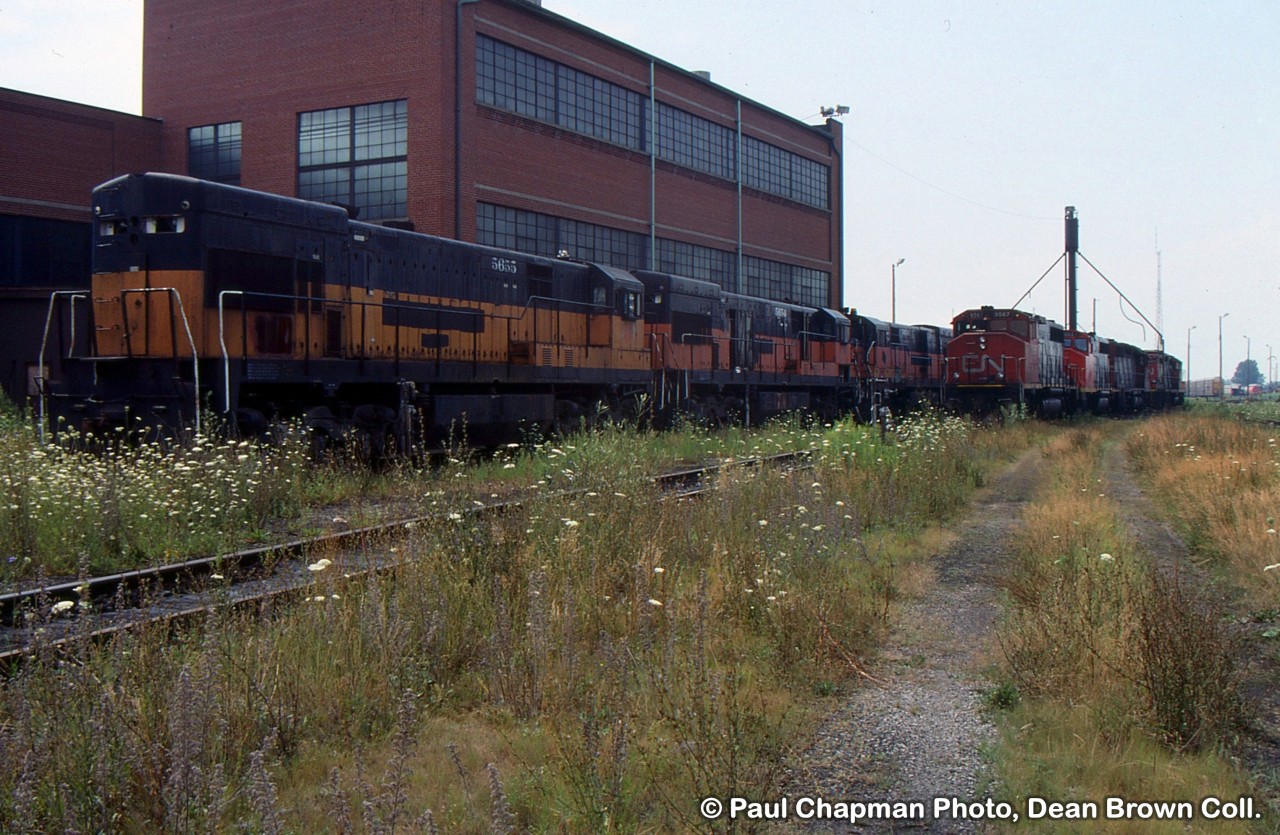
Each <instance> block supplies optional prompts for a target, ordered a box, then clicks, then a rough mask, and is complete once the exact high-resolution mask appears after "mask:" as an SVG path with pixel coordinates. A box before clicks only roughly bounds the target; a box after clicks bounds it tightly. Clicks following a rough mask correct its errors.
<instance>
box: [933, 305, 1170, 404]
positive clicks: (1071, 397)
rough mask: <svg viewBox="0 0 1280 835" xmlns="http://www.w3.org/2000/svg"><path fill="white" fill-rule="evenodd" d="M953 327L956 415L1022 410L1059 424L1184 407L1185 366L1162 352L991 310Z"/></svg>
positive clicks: (949, 392) (950, 385) (950, 370)
mask: <svg viewBox="0 0 1280 835" xmlns="http://www.w3.org/2000/svg"><path fill="white" fill-rule="evenodd" d="M953 325H954V330H955V334H954V336H953V338H952V339H951V341H950V343H949V344H948V346H947V358H946V367H947V385H946V400H947V403H948V405H949V406H950V407H951V408H953V409H956V410H959V411H964V412H969V413H977V414H989V413H993V412H996V411H998V410H999V409H1001V408H1005V407H1011V406H1016V407H1021V408H1025V409H1027V410H1029V411H1031V412H1032V413H1034V414H1036V415H1039V416H1041V417H1057V416H1059V415H1072V414H1078V413H1082V412H1092V413H1094V414H1111V413H1133V412H1137V411H1140V410H1142V409H1145V408H1156V409H1163V408H1169V407H1172V406H1177V405H1181V403H1182V399H1183V393H1182V379H1181V378H1182V363H1181V362H1180V361H1179V360H1178V359H1177V358H1176V357H1172V356H1170V355H1168V354H1165V353H1163V352H1161V351H1144V350H1142V349H1140V348H1137V347H1134V346H1133V345H1127V344H1125V343H1123V342H1117V341H1115V340H1112V339H1103V338H1099V337H1097V336H1096V335H1094V334H1090V333H1083V332H1079V331H1071V330H1067V329H1066V328H1064V327H1062V326H1061V325H1059V324H1057V323H1056V322H1053V321H1051V320H1049V319H1046V318H1045V317H1043V316H1038V315H1036V314H1033V313H1026V312H1024V311H1020V310H1012V309H998V308H995V307H991V306H987V307H981V308H977V309H974V310H966V311H964V312H963V313H961V314H960V315H958V316H957V317H956V318H955V320H954V323H953Z"/></svg>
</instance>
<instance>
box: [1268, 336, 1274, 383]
mask: <svg viewBox="0 0 1280 835" xmlns="http://www.w3.org/2000/svg"><path fill="white" fill-rule="evenodd" d="M1275 358H1276V353H1275V351H1273V350H1271V346H1270V345H1268V346H1267V388H1268V389H1273V388H1275V387H1276V385H1275V383H1274V382H1273V381H1272V377H1271V374H1272V370H1271V363H1272V360H1274V359H1275Z"/></svg>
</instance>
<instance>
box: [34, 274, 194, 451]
mask: <svg viewBox="0 0 1280 835" xmlns="http://www.w3.org/2000/svg"><path fill="white" fill-rule="evenodd" d="M150 293H164V294H166V295H167V296H168V297H169V322H170V330H171V333H170V344H171V345H172V346H173V358H174V359H175V360H177V359H178V338H177V337H178V335H177V329H176V325H174V321H175V319H176V318H181V320H182V327H183V330H184V332H185V333H186V337H187V345H189V346H190V347H191V374H192V385H193V392H192V394H193V397H194V398H195V414H194V416H195V430H196V431H197V432H199V431H200V357H199V351H197V350H196V341H195V337H194V336H193V335H192V333H191V323H190V321H188V319H187V310H186V308H185V307H184V306H183V304H182V294H181V293H179V292H178V289H177V288H176V287H135V288H129V289H124V290H121V291H120V310H121V327H122V328H123V334H124V336H123V338H124V340H125V346H126V348H125V350H126V353H129V352H130V350H131V349H130V343H129V306H128V305H126V304H125V303H124V301H125V297H126V296H128V295H131V294H142V295H147V294H150ZM60 296H70V297H71V304H72V316H71V319H72V325H71V326H72V328H73V331H72V338H71V349H70V350H74V349H75V333H74V328H75V307H74V305H75V301H76V299H77V298H86V297H87V294H86V293H84V292H83V291H74V290H72V291H69V290H57V291H55V292H53V293H51V294H50V296H49V312H48V314H47V315H46V316H45V323H44V336H43V338H42V339H41V341H40V355H39V359H37V363H38V364H39V370H38V377H37V379H38V380H39V388H40V442H41V443H44V441H45V398H46V383H47V381H46V380H45V378H44V356H45V348H46V347H47V345H48V341H49V330H50V326H51V323H52V321H53V314H54V310H55V309H56V306H57V302H58V298H59V297H60ZM175 303H176V304H177V311H178V317H175V316H174V315H173V309H174V308H173V306H174V304H175ZM144 315H147V314H144ZM144 338H146V339H147V340H148V341H149V340H150V328H149V327H148V328H147V329H145V330H144ZM68 356H70V354H68Z"/></svg>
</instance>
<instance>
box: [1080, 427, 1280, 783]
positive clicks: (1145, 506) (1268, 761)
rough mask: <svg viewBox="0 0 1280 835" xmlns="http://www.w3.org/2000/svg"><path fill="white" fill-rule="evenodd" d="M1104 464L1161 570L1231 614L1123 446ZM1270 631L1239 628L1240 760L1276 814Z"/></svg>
mask: <svg viewBox="0 0 1280 835" xmlns="http://www.w3.org/2000/svg"><path fill="white" fill-rule="evenodd" d="M1102 463H1103V478H1104V479H1105V481H1106V489H1107V491H1108V493H1109V495H1110V496H1111V497H1112V498H1113V499H1115V501H1116V502H1117V505H1118V506H1119V508H1120V511H1121V515H1122V518H1123V519H1124V522H1125V525H1126V526H1127V527H1128V528H1129V532H1130V533H1131V534H1133V536H1134V538H1135V539H1137V541H1138V543H1139V544H1140V545H1141V546H1142V548H1143V550H1144V551H1145V552H1146V553H1147V554H1149V555H1150V556H1151V558H1152V559H1153V560H1155V563H1156V565H1157V566H1158V567H1159V568H1160V570H1161V571H1163V572H1165V573H1166V574H1173V573H1175V572H1176V573H1177V574H1178V575H1180V576H1181V577H1183V578H1185V579H1186V581H1187V582H1188V583H1189V584H1190V585H1191V586H1192V587H1193V588H1194V589H1195V590H1196V593H1197V594H1200V595H1202V596H1205V597H1206V598H1207V597H1210V596H1216V597H1217V598H1218V599H1216V600H1214V601H1213V602H1214V603H1215V604H1217V605H1218V606H1219V607H1220V608H1222V609H1223V610H1226V611H1230V610H1231V609H1232V603H1231V601H1230V600H1228V599H1225V598H1224V596H1223V592H1222V591H1221V589H1220V587H1218V586H1217V585H1216V584H1215V583H1214V582H1213V581H1212V578H1211V576H1210V572H1209V571H1208V570H1206V569H1205V568H1202V567H1201V566H1199V565H1196V564H1195V562H1194V561H1193V560H1192V558H1191V552H1190V549H1188V548H1187V545H1186V543H1185V542H1183V541H1182V538H1181V537H1180V536H1178V534H1177V532H1176V531H1175V530H1174V529H1173V527H1172V526H1171V525H1170V524H1168V523H1167V522H1165V521H1164V520H1163V518H1162V514H1161V513H1160V512H1159V511H1158V510H1157V508H1156V507H1155V505H1154V504H1153V503H1152V501H1151V500H1150V499H1149V498H1148V497H1147V496H1146V494H1145V493H1143V492H1142V488H1141V487H1139V485H1138V482H1137V479H1136V478H1135V477H1134V474H1133V465H1132V462H1130V460H1129V456H1128V454H1127V453H1126V452H1125V449H1124V447H1123V445H1122V444H1120V443H1114V444H1109V445H1108V446H1107V447H1106V450H1105V453H1104V456H1103V460H1102ZM1238 614H1239V613H1238ZM1268 626H1269V624H1266V623H1252V622H1248V619H1247V618H1245V619H1243V621H1242V622H1238V623H1236V630H1237V633H1238V637H1239V638H1240V639H1241V641H1242V644H1241V658H1240V662H1241V666H1242V674H1241V679H1240V692H1241V695H1242V696H1243V697H1244V699H1245V700H1246V704H1247V710H1248V712H1249V715H1250V722H1249V726H1248V728H1247V729H1246V731H1245V733H1243V734H1241V735H1240V738H1239V739H1238V740H1237V741H1236V743H1237V744H1236V749H1235V754H1236V755H1237V756H1238V757H1239V758H1240V760H1241V761H1242V762H1243V764H1244V765H1245V767H1246V768H1248V769H1249V770H1250V771H1251V772H1252V773H1253V775H1254V776H1255V779H1257V780H1259V799H1263V798H1265V799H1266V801H1267V802H1268V803H1270V804H1271V805H1272V806H1273V808H1280V687H1277V686H1276V682H1278V681H1280V651H1278V650H1277V648H1276V646H1275V644H1274V643H1273V641H1272V640H1271V639H1267V638H1264V637H1262V634H1261V633H1262V632H1263V631H1264V630H1265V629H1266V628H1267V627H1268Z"/></svg>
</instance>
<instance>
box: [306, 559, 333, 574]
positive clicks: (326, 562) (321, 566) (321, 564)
mask: <svg viewBox="0 0 1280 835" xmlns="http://www.w3.org/2000/svg"><path fill="white" fill-rule="evenodd" d="M331 565H333V560H331V559H327V558H326V559H319V560H316V561H315V562H313V563H311V565H309V566H307V570H308V571H324V570H325V569H326V568H328V567H329V566H331Z"/></svg>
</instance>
